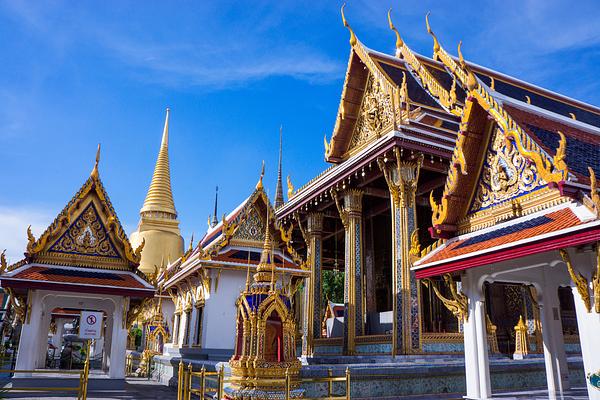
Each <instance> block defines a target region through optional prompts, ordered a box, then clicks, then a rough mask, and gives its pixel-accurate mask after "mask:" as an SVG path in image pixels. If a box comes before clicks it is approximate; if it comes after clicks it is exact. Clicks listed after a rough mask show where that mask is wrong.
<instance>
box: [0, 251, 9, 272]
mask: <svg viewBox="0 0 600 400" xmlns="http://www.w3.org/2000/svg"><path fill="white" fill-rule="evenodd" d="M7 270H8V263H7V262H6V249H4V250H3V251H2V253H1V254H0V274H3V273H5V272H6V271H7Z"/></svg>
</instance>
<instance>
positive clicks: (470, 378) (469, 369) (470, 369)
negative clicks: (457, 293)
mask: <svg viewBox="0 0 600 400" xmlns="http://www.w3.org/2000/svg"><path fill="white" fill-rule="evenodd" d="M461 282H462V288H463V292H464V293H465V294H466V295H467V296H468V297H469V305H468V307H469V308H468V312H469V314H468V315H469V318H468V319H467V320H466V321H464V322H463V338H464V351H465V376H466V380H467V394H466V396H465V398H467V399H479V398H480V392H479V365H478V359H477V340H476V339H475V338H476V336H477V329H476V327H475V302H474V301H471V300H470V297H471V295H472V292H473V290H472V288H471V281H470V280H469V274H468V273H466V274H465V275H463V276H462V280H461Z"/></svg>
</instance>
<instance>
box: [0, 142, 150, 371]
mask: <svg viewBox="0 0 600 400" xmlns="http://www.w3.org/2000/svg"><path fill="white" fill-rule="evenodd" d="M99 157H100V146H98V154H97V156H96V164H95V166H94V168H93V170H92V173H91V175H90V177H89V178H88V179H87V180H86V181H85V183H84V184H83V186H82V187H81V188H80V189H79V191H77V193H76V194H75V195H74V196H73V197H72V199H71V200H70V201H69V203H68V204H67V205H66V206H65V208H64V209H63V210H62V211H61V212H60V213H59V214H58V216H57V217H56V219H55V220H54V221H53V222H52V224H51V225H50V226H49V227H48V228H47V229H46V230H45V231H44V232H43V233H42V235H41V236H40V237H39V238H35V237H34V236H33V234H32V233H31V229H30V228H29V229H28V230H27V237H28V243H27V249H26V251H25V258H24V259H23V260H21V261H19V262H17V263H15V264H13V265H7V264H6V260H5V259H4V256H2V268H1V271H0V272H1V273H0V284H1V285H2V288H3V289H4V291H5V292H6V293H8V295H9V298H10V304H11V316H12V317H13V321H12V322H13V326H15V327H16V329H15V331H14V332H13V335H14V336H15V337H17V338H18V340H16V341H17V342H18V350H17V359H16V369H18V370H24V371H31V370H34V369H37V368H46V367H51V368H67V369H68V368H71V367H73V368H75V366H74V365H73V356H74V354H73V353H74V352H75V350H76V346H75V345H74V343H73V340H69V339H68V337H67V336H68V335H63V332H64V333H66V331H63V329H67V328H68V329H70V330H71V331H73V332H74V333H76V331H77V330H76V329H74V324H77V323H79V315H80V311H82V310H86V311H100V312H102V313H103V316H104V318H103V319H104V320H103V323H102V327H101V335H102V337H101V338H100V339H99V340H98V341H97V342H96V345H95V346H94V347H95V348H93V349H92V351H93V355H92V358H93V357H94V356H97V357H98V358H99V359H98V360H97V364H98V368H99V369H101V370H102V371H103V372H104V373H105V374H106V375H107V376H108V377H109V378H112V379H123V378H124V377H125V351H126V345H127V336H128V335H127V332H128V330H129V328H130V327H131V325H132V324H133V322H134V321H135V319H136V318H137V313H138V312H139V311H140V310H141V308H142V307H141V306H142V304H143V303H144V301H145V299H147V298H151V297H153V296H154V293H155V290H154V286H153V285H152V284H151V283H149V282H148V279H147V277H146V276H145V275H144V274H143V273H141V272H139V271H138V266H139V262H140V258H141V251H142V249H143V247H144V245H143V244H142V245H140V246H137V247H133V246H132V245H131V244H130V242H129V240H128V238H127V235H126V233H125V231H124V230H123V227H122V226H121V223H120V222H119V219H118V217H117V214H116V212H115V210H114V208H113V206H112V204H111V201H110V199H109V197H108V194H107V193H106V190H105V189H104V186H103V185H102V182H101V180H100V175H99V172H98V162H99ZM49 336H50V337H51V344H52V346H54V348H56V349H58V351H59V353H60V349H61V348H62V349H63V353H62V354H60V355H59V357H58V358H59V360H58V361H59V362H60V364H59V365H55V364H53V361H54V360H53V358H51V359H47V354H48V353H47V350H48V347H49V346H50V345H49V343H48V339H49ZM71 336H76V335H71ZM67 350H68V351H67ZM102 350H104V351H102ZM67 353H68V354H67ZM63 356H68V357H71V358H70V359H67V360H66V361H67V363H66V364H63V361H64V360H63ZM84 358H85V357H84ZM80 363H81V361H80ZM28 374H29V375H31V374H30V373H24V374H23V375H24V376H26V375H28Z"/></svg>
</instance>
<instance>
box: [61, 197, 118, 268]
mask: <svg viewBox="0 0 600 400" xmlns="http://www.w3.org/2000/svg"><path fill="white" fill-rule="evenodd" d="M49 251H50V252H56V253H74V254H82V255H89V256H102V257H113V258H118V257H119V254H118V253H117V252H116V250H115V247H114V245H113V244H112V243H111V242H110V239H109V236H108V233H107V231H106V229H105V228H104V226H103V225H102V222H101V221H100V218H99V217H98V212H97V211H96V208H95V207H94V205H93V203H90V204H89V205H88V206H87V208H86V209H85V210H84V211H83V212H82V213H81V215H80V216H79V217H78V218H77V219H76V220H75V222H74V223H73V224H72V225H71V226H70V227H69V228H68V229H67V231H66V232H65V233H64V234H63V235H62V236H61V237H60V238H59V239H58V241H57V242H56V243H55V244H53V245H52V247H51V248H50V249H49Z"/></svg>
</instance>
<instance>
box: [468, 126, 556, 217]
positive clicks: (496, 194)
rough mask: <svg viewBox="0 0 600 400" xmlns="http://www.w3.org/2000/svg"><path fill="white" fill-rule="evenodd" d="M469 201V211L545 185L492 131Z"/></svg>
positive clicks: (531, 165)
mask: <svg viewBox="0 0 600 400" xmlns="http://www.w3.org/2000/svg"><path fill="white" fill-rule="evenodd" d="M484 166H485V167H484V168H483V170H482V175H481V178H480V181H479V185H478V187H477V192H476V194H475V198H474V200H473V205H472V207H471V212H474V211H478V210H481V209H483V208H486V207H489V206H491V205H493V204H497V203H501V202H504V201H507V200H510V199H512V198H514V197H517V196H519V195H521V194H524V193H528V192H531V191H533V190H535V189H536V188H538V187H541V186H543V185H545V183H546V182H545V181H544V180H543V179H542V178H541V177H540V175H539V174H538V173H537V168H536V166H535V164H534V163H530V162H528V161H527V160H526V159H525V157H523V155H521V154H520V153H519V152H518V151H517V149H516V148H515V147H514V146H506V142H505V140H504V135H503V133H502V131H501V130H500V129H496V131H495V133H494V136H493V137H492V140H491V144H490V146H489V149H488V152H487V155H486V158H485V160H484Z"/></svg>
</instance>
